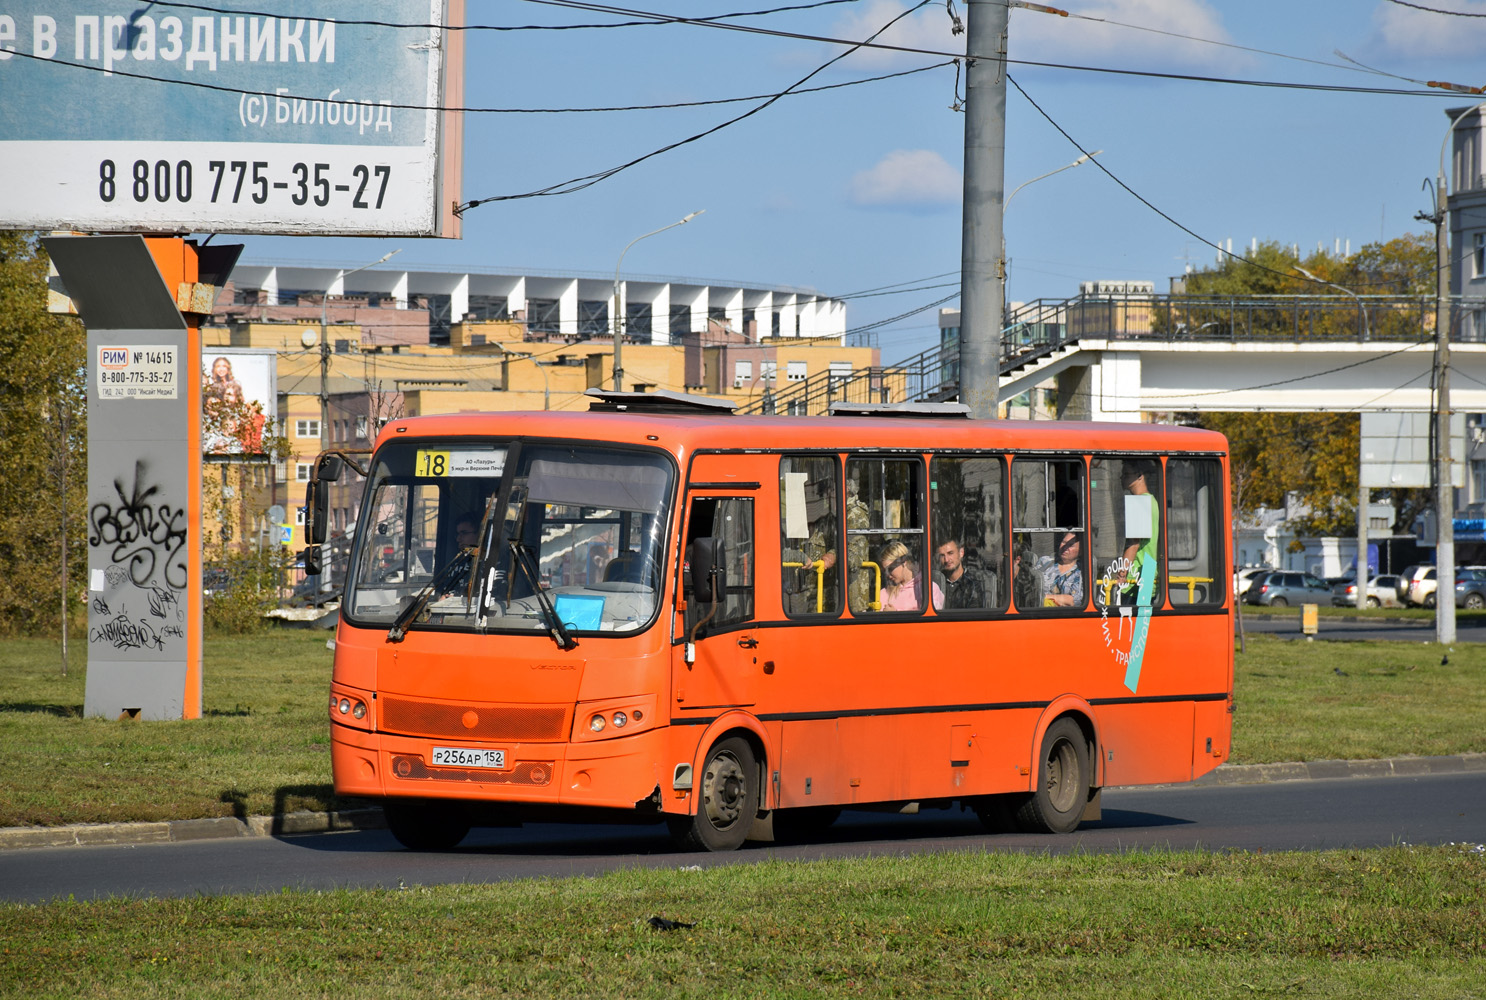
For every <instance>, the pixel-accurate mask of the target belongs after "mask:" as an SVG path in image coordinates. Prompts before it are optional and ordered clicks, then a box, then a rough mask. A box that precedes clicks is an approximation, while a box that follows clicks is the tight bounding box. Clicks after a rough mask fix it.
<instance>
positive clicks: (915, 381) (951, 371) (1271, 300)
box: [739, 295, 1481, 415]
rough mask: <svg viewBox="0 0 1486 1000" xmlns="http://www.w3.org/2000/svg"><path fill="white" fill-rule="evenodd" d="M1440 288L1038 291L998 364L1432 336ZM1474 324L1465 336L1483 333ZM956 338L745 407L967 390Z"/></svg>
mask: <svg viewBox="0 0 1486 1000" xmlns="http://www.w3.org/2000/svg"><path fill="white" fill-rule="evenodd" d="M1434 308H1435V300H1434V298H1433V297H1427V298H1425V297H1417V296H1402V295H1362V296H1358V297H1357V298H1355V299H1354V298H1351V297H1345V296H1340V295H1330V296H1297V295H1252V296H1226V297H1221V296H1197V295H1128V296H1092V295H1079V296H1077V297H1075V298H1071V299H1037V300H1035V301H1032V302H1028V303H1025V304H1023V305H1021V306H1019V307H1017V308H1016V309H1015V310H1013V311H1012V312H1011V313H1009V314H1008V315H1007V317H1006V323H1005V326H1004V327H1003V329H1002V334H1001V349H1000V364H999V370H1000V374H1002V375H1008V374H1011V373H1012V372H1015V371H1017V370H1018V369H1021V368H1024V367H1026V366H1027V365H1030V364H1033V363H1035V362H1037V361H1038V360H1040V359H1041V358H1044V357H1047V356H1048V355H1050V354H1053V353H1055V352H1057V351H1059V350H1061V349H1063V348H1065V347H1071V346H1072V345H1074V344H1076V343H1077V342H1079V341H1081V340H1145V341H1149V340H1161V341H1184V342H1212V341H1217V342H1227V343H1238V342H1250V341H1275V342H1280V341H1288V342H1293V343H1299V342H1313V341H1329V342H1353V343H1362V342H1370V341H1384V342H1417V341H1422V340H1425V339H1427V338H1429V337H1430V336H1432V335H1433V334H1432V331H1433V328H1434ZM1480 336H1481V331H1477V330H1475V328H1474V327H1473V326H1471V327H1468V328H1467V332H1466V334H1465V336H1464V337H1460V336H1457V337H1456V338H1455V339H1471V340H1474V339H1479V338H1480ZM959 369H960V354H959V346H958V344H954V343H951V344H948V345H941V346H939V347H934V348H930V349H929V350H927V351H923V352H921V353H919V354H915V355H914V356H912V357H910V358H904V359H903V360H902V361H898V362H896V363H894V364H891V365H878V366H873V367H868V368H858V369H856V370H854V371H852V372H850V373H849V374H842V373H839V372H837V373H832V372H817V373H816V374H815V375H812V376H811V377H809V378H808V379H805V380H804V381H802V382H796V383H792V384H790V385H788V386H786V387H785V388H784V389H783V390H781V391H778V392H775V391H773V390H766V391H765V392H764V394H763V396H762V397H761V398H759V399H757V400H753V401H751V402H749V403H748V404H746V405H745V406H743V407H740V409H739V412H741V413H770V414H775V413H777V414H802V415H805V414H808V415H818V414H823V413H825V412H826V411H827V409H828V408H829V406H830V404H831V403H833V402H853V403H900V402H939V401H943V400H946V399H953V398H956V397H957V396H958V394H959Z"/></svg>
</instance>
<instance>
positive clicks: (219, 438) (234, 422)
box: [201, 348, 277, 455]
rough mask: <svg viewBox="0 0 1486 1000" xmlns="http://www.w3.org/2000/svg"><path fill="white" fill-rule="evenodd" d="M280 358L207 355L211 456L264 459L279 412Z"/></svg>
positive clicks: (204, 422) (205, 423)
mask: <svg viewBox="0 0 1486 1000" xmlns="http://www.w3.org/2000/svg"><path fill="white" fill-rule="evenodd" d="M274 360H275V358H274V354H273V353H272V352H271V351H270V352H261V353H227V352H213V351H212V350H211V348H205V349H204V350H203V351H202V354H201V441H202V448H203V450H204V451H205V452H206V454H208V455H261V454H263V453H264V446H263V435H264V432H265V429H266V428H267V426H268V424H269V422H270V421H271V420H272V419H273V414H274V413H275V412H276V409H277V408H276V406H275V400H274V382H275V379H274V374H275V373H274Z"/></svg>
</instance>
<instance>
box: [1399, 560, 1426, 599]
mask: <svg viewBox="0 0 1486 1000" xmlns="http://www.w3.org/2000/svg"><path fill="white" fill-rule="evenodd" d="M1428 568H1429V567H1428V566H1418V565H1414V566H1405V567H1404V568H1403V572H1402V573H1400V574H1398V603H1399V604H1402V605H1403V606H1404V607H1408V605H1409V585H1410V584H1411V583H1413V582H1414V574H1415V573H1417V572H1419V571H1420V570H1421V569H1428Z"/></svg>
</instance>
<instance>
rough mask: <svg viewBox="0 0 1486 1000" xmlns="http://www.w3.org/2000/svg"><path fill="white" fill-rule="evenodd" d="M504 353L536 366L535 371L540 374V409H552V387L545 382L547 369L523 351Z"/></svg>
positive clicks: (535, 358) (533, 355)
mask: <svg viewBox="0 0 1486 1000" xmlns="http://www.w3.org/2000/svg"><path fill="white" fill-rule="evenodd" d="M506 353H507V354H509V355H512V356H513V357H516V358H520V359H521V360H524V361H530V362H531V363H532V364H533V365H535V366H536V369H537V371H538V372H540V373H541V374H542V409H544V410H550V409H552V386H551V385H549V384H548V382H547V369H546V368H545V367H544V366H543V365H542V363H541V362H540V361H538V360H537V356H536V355H535V354H529V353H527V352H525V351H507V352H506ZM504 388H507V389H509V388H510V386H505V387H504Z"/></svg>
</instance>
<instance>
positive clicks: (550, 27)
mask: <svg viewBox="0 0 1486 1000" xmlns="http://www.w3.org/2000/svg"><path fill="white" fill-rule="evenodd" d="M858 2H860V0H817V2H815V3H807V4H798V5H795V6H792V7H773V8H770V9H768V10H743V11H734V12H733V13H730V14H712V15H710V16H708V17H699V18H686V19H684V20H686V21H687V22H690V23H702V24H704V23H706V22H709V21H722V20H725V19H727V18H734V17H766V16H768V15H770V14H787V13H791V12H793V11H799V10H814V9H816V8H817V7H832V6H836V5H837V4H844V3H858ZM153 6H156V7H179V8H181V9H183V10H199V11H203V12H206V13H210V14H238V15H242V16H245V17H283V16H284V15H283V14H282V13H275V12H272V11H263V10H245V9H238V8H232V9H227V8H223V7H216V6H212V5H210V4H199V3H177V2H173V0H155V3H154V4H153ZM294 20H296V21H309V22H312V23H321V24H336V25H353V26H355V27H370V28H407V29H417V30H429V29H434V30H444V31H575V30H582V29H587V28H648V27H656V26H659V25H664V24H667V23H670V22H672V21H673V20H681V19H673V18H670V17H668V16H666V15H664V14H648V13H645V14H643V20H638V21H622V22H617V23H616V22H607V23H604V24H512V25H506V24H433V23H431V22H416V21H375V20H367V19H360V18H352V19H348V18H337V17H314V16H309V15H299V16H296V17H295V18H294Z"/></svg>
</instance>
